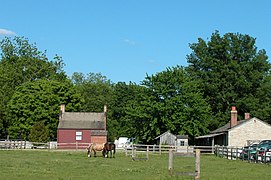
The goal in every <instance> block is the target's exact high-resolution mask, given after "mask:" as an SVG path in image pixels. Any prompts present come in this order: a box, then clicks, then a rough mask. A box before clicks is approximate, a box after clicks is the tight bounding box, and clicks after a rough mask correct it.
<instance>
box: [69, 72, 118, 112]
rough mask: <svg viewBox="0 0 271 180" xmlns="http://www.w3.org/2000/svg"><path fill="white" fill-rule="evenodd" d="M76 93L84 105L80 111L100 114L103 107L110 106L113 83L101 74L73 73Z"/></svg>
mask: <svg viewBox="0 0 271 180" xmlns="http://www.w3.org/2000/svg"><path fill="white" fill-rule="evenodd" d="M72 82H73V83H74V85H75V87H76V90H77V92H78V93H80V94H81V95H82V98H83V99H84V103H83V104H82V111H85V112H101V111H103V107H104V105H107V106H110V104H111V102H112V93H113V88H112V86H113V83H112V82H111V81H110V80H108V79H107V78H106V76H103V75H102V74H101V73H88V74H87V75H84V74H83V73H78V72H75V73H74V74H73V75H72Z"/></svg>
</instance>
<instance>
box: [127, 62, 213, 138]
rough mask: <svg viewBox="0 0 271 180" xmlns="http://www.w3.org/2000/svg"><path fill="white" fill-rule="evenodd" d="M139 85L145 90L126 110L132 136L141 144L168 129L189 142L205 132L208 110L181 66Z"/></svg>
mask: <svg viewBox="0 0 271 180" xmlns="http://www.w3.org/2000/svg"><path fill="white" fill-rule="evenodd" d="M142 86H143V87H146V88H145V89H143V91H141V93H138V94H137V95H136V97H135V100H132V101H129V102H128V105H127V108H126V111H127V114H128V115H127V118H128V119H130V120H131V121H132V122H133V126H134V127H136V128H135V129H136V130H135V133H134V135H135V136H137V138H138V139H140V140H141V141H142V142H152V140H153V139H154V138H155V137H156V136H158V135H160V134H161V133H164V132H166V131H168V130H170V131H171V132H172V133H174V134H187V135H189V136H190V138H191V139H192V140H193V139H194V137H196V136H199V135H202V134H205V133H207V132H208V125H209V120H210V118H211V113H210V107H209V106H208V104H207V102H206V101H205V99H204V98H203V97H202V94H201V93H200V92H199V88H198V86H197V83H196V81H192V80H191V79H190V78H189V77H188V76H187V74H186V72H185V70H184V69H183V68H182V67H179V66H177V67H173V68H167V70H166V71H163V72H160V73H157V74H155V75H152V76H147V77H146V79H145V80H144V81H143V83H142Z"/></svg>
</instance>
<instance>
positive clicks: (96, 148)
mask: <svg viewBox="0 0 271 180" xmlns="http://www.w3.org/2000/svg"><path fill="white" fill-rule="evenodd" d="M103 149H104V143H103V144H97V143H90V144H89V145H88V147H87V150H88V153H87V155H88V157H91V152H92V151H93V154H94V157H96V151H103ZM103 156H105V154H104V151H103Z"/></svg>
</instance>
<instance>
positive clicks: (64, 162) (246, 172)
mask: <svg viewBox="0 0 271 180" xmlns="http://www.w3.org/2000/svg"><path fill="white" fill-rule="evenodd" d="M97 155H98V157H96V158H94V157H91V158H87V156H86V152H85V151H69V152H68V151H41V150H10V151H7V150H0V179H1V180H2V179H3V180H5V179H15V180H16V179H65V180H66V179H95V180H96V179H97V180H99V179H103V180H107V179H112V180H114V179H125V180H127V179H128V180H129V179H140V180H141V179H193V178H191V177H177V176H170V175H169V173H168V169H167V168H168V155H166V154H164V155H158V154H156V155H151V154H150V155H149V160H148V161H132V160H131V157H126V156H125V155H124V153H117V154H116V158H112V159H110V158H108V159H106V158H103V157H101V154H100V152H98V153H97ZM194 160H195V159H194V158H191V157H190V158H188V157H175V158H174V162H173V167H174V170H175V171H192V170H194ZM201 179H203V180H204V179H214V180H219V179H261V180H263V179H271V166H270V165H264V164H255V163H247V162H242V161H232V160H227V159H222V158H219V157H215V156H214V155H202V156H201Z"/></svg>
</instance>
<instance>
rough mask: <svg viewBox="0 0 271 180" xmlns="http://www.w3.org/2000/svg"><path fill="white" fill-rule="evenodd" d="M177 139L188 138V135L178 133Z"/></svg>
mask: <svg viewBox="0 0 271 180" xmlns="http://www.w3.org/2000/svg"><path fill="white" fill-rule="evenodd" d="M176 138H177V139H188V135H177V136H176Z"/></svg>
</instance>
